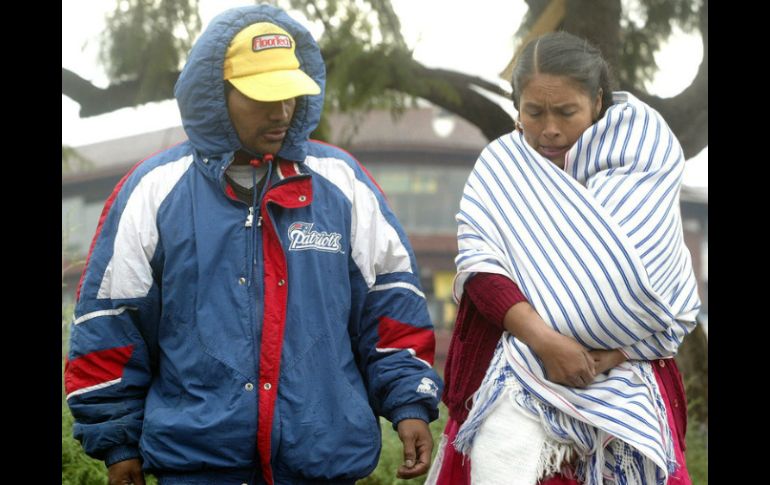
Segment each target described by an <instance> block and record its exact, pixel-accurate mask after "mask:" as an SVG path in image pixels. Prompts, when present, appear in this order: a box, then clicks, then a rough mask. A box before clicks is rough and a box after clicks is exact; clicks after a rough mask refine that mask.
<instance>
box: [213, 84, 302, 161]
mask: <svg viewBox="0 0 770 485" xmlns="http://www.w3.org/2000/svg"><path fill="white" fill-rule="evenodd" d="M296 105H297V100H296V98H290V99H285V100H283V101H254V100H253V99H251V98H248V97H246V96H245V95H243V94H241V92H240V91H238V90H237V89H235V88H231V89H228V93H227V109H228V111H229V112H230V121H232V123H233V127H235V131H236V133H238V138H240V140H241V143H242V144H243V145H244V146H245V147H246V148H249V149H251V150H253V151H255V152H257V153H259V154H262V155H264V154H266V153H271V154H275V153H277V152H278V150H280V148H281V145H282V144H283V139H284V138H285V137H286V131H287V130H288V129H289V125H290V124H291V117H292V116H293V115H294V108H295V106H296Z"/></svg>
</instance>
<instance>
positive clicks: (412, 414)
mask: <svg viewBox="0 0 770 485" xmlns="http://www.w3.org/2000/svg"><path fill="white" fill-rule="evenodd" d="M405 419H422V420H423V421H425V422H426V423H429V424H430V417H429V415H428V410H427V409H425V406H422V405H420V404H405V405H404V406H400V407H397V408H396V409H395V410H394V411H393V413H392V414H391V419H390V421H391V422H392V423H393V429H397V428H398V423H400V422H401V421H403V420H405Z"/></svg>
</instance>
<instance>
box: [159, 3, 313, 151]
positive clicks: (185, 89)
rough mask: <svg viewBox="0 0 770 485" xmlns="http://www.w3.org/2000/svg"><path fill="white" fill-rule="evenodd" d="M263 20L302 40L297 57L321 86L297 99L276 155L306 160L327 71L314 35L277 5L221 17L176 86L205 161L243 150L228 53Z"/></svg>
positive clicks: (207, 32)
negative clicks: (232, 105) (232, 106)
mask: <svg viewBox="0 0 770 485" xmlns="http://www.w3.org/2000/svg"><path fill="white" fill-rule="evenodd" d="M257 22H271V23H274V24H276V25H278V26H279V27H281V28H282V29H284V30H286V31H287V32H288V33H289V34H291V36H292V37H293V38H294V41H295V42H296V51H295V53H296V55H297V59H298V60H299V64H300V69H301V70H303V71H304V72H305V73H306V74H307V75H308V76H310V77H311V78H313V80H314V81H315V82H316V83H318V85H319V86H320V87H321V92H320V93H319V94H317V95H314V96H300V97H298V98H297V105H296V108H295V110H294V117H293V118H292V122H291V126H290V127H289V130H288V131H287V133H286V138H284V142H283V145H282V147H281V149H280V150H279V151H278V153H277V154H276V155H278V156H280V157H282V158H285V159H287V160H293V161H299V162H301V161H303V160H304V159H305V156H306V155H307V143H308V137H309V136H310V133H312V131H313V130H314V129H315V128H316V126H317V125H318V122H319V120H320V118H321V111H322V109H323V99H324V91H325V84H326V68H325V66H324V62H323V58H322V57H321V51H320V49H319V47H318V44H317V43H316V41H315V40H314V39H313V37H312V35H310V32H308V31H307V29H305V28H304V27H303V26H302V25H300V24H299V23H298V22H296V21H295V20H293V19H292V18H291V17H289V16H288V15H287V14H286V12H284V11H283V10H281V9H279V8H276V7H273V6H271V5H256V6H246V7H239V8H234V9H231V10H228V11H226V12H224V13H222V14H220V15H218V16H217V17H215V18H214V20H212V21H211V23H210V24H209V26H208V27H207V28H206V30H205V31H204V32H203V34H201V36H200V38H199V39H198V40H197V42H196V43H195V45H194V46H193V48H192V50H191V51H190V55H189V56H188V59H187V63H186V64H185V67H184V69H183V70H182V73H181V74H180V75H179V79H178V80H177V82H176V86H175V87H174V96H175V97H176V100H177V104H178V105H179V111H180V113H181V115H182V124H183V126H184V130H185V132H186V133H187V137H188V138H189V139H190V142H191V143H192V145H193V146H194V147H195V149H196V150H197V151H199V152H200V155H201V157H204V158H214V159H220V160H221V159H225V160H226V159H229V158H230V157H231V154H232V153H233V152H235V151H237V150H239V149H240V148H241V141H240V140H239V139H238V134H237V133H236V131H235V128H234V127H233V124H232V123H231V122H230V116H229V114H228V111H227V102H226V100H225V81H224V62H225V53H226V52H227V48H228V46H229V45H230V41H231V40H232V39H233V37H235V36H236V34H238V32H240V31H241V30H243V29H244V28H246V27H247V26H249V25H251V24H253V23H257Z"/></svg>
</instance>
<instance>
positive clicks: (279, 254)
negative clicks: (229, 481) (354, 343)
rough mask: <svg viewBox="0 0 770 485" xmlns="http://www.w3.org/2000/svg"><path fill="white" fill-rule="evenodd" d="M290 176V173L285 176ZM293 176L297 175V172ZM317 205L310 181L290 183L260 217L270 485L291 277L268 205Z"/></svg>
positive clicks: (260, 429)
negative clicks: (276, 403)
mask: <svg viewBox="0 0 770 485" xmlns="http://www.w3.org/2000/svg"><path fill="white" fill-rule="evenodd" d="M284 173H286V172H284ZM292 173H296V172H294V171H293V166H292ZM312 201H313V190H312V183H311V181H310V178H309V177H305V178H302V179H297V180H294V181H290V182H287V183H285V184H283V185H280V186H279V187H276V188H275V189H272V190H269V191H268V192H267V194H266V195H265V198H264V200H263V201H262V207H261V209H260V214H262V219H263V221H264V229H263V231H262V245H263V248H264V262H265V269H264V275H265V276H264V285H265V300H264V301H265V302H270V303H269V304H265V308H264V317H263V320H262V342H261V345H260V353H259V422H258V423H257V450H258V451H259V460H260V463H261V465H262V475H263V477H264V479H265V481H267V483H268V485H273V469H272V467H271V466H270V456H271V443H270V437H271V434H272V429H273V415H274V412H275V401H276V398H277V396H278V383H279V381H280V377H281V352H282V350H283V332H284V328H285V326H286V306H287V300H288V294H289V276H288V271H287V267H286V257H285V255H284V252H283V247H282V246H281V240H280V238H279V237H278V234H277V233H276V230H275V227H274V226H273V221H272V219H271V218H270V214H269V213H268V209H267V204H268V203H275V204H278V205H280V206H282V207H285V208H292V209H293V208H297V207H305V206H307V205H309V204H310V203H311V202H312Z"/></svg>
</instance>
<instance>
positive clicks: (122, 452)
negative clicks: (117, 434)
mask: <svg viewBox="0 0 770 485" xmlns="http://www.w3.org/2000/svg"><path fill="white" fill-rule="evenodd" d="M134 458H141V455H140V454H139V448H137V447H136V446H131V445H119V446H115V447H113V448H110V450H109V451H108V452H107V453H106V454H105V458H104V464H105V465H106V466H108V467H109V466H110V465H114V464H115V463H117V462H119V461H125V460H131V459H134Z"/></svg>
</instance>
